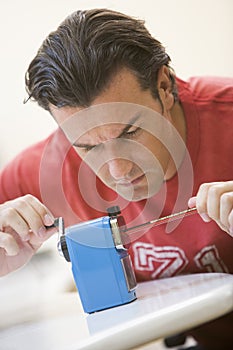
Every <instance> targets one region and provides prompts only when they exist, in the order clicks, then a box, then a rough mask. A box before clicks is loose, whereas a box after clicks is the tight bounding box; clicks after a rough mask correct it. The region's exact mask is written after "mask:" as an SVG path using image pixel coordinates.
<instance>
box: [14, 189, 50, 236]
mask: <svg viewBox="0 0 233 350" xmlns="http://www.w3.org/2000/svg"><path fill="white" fill-rule="evenodd" d="M12 206H13V207H14V209H15V210H16V211H17V212H18V213H19V214H20V215H21V216H22V218H23V219H24V220H25V222H26V223H27V224H28V226H29V228H30V229H31V231H32V232H34V233H35V234H37V235H39V236H43V235H44V234H45V233H46V228H45V226H44V225H45V224H46V223H49V224H50V225H51V224H52V223H53V221H54V219H53V218H52V217H51V214H50V213H49V212H48V210H47V208H46V207H45V206H44V205H43V204H42V203H40V201H39V200H37V199H36V198H35V197H33V196H31V195H27V196H24V197H21V198H18V199H17V201H15V202H14V203H12Z"/></svg>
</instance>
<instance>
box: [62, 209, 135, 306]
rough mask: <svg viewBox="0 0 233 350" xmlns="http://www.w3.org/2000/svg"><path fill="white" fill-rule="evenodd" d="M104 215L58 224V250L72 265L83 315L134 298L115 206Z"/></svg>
mask: <svg viewBox="0 0 233 350" xmlns="http://www.w3.org/2000/svg"><path fill="white" fill-rule="evenodd" d="M107 211H108V216H104V217H101V218H98V219H94V220H90V221H86V222H83V223H80V224H76V225H73V226H69V227H67V228H66V229H64V223H63V219H62V218H60V219H62V224H61V225H59V233H60V239H59V243H58V249H59V250H60V251H61V252H62V254H63V256H64V257H65V258H66V260H67V261H70V262H71V264H72V273H73V276H74V280H75V284H76V287H77V289H78V292H79V296H80V299H81V302H82V306H83V309H84V311H85V312H87V313H92V312H96V311H100V310H104V309H107V308H111V307H114V306H119V305H122V304H126V303H129V302H131V301H133V300H135V299H136V292H135V289H136V279H135V275H134V271H133V267H132V263H131V259H130V256H129V253H128V249H127V244H126V243H127V242H126V239H125V237H124V234H122V232H123V231H122V227H124V226H125V223H124V218H123V217H122V216H121V215H120V209H119V207H118V206H115V207H111V208H109V209H108V210H107Z"/></svg>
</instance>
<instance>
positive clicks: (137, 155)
mask: <svg viewBox="0 0 233 350" xmlns="http://www.w3.org/2000/svg"><path fill="white" fill-rule="evenodd" d="M51 112H52V114H53V116H54V118H55V119H56V120H57V122H58V124H59V125H60V127H61V128H62V129H63V130H64V132H65V134H66V135H67V137H68V139H69V140H70V141H71V143H72V145H73V147H74V148H75V150H76V152H77V153H78V154H79V156H80V157H81V158H82V159H83V160H84V162H85V163H87V164H88V165H89V166H90V167H91V168H92V169H93V171H94V172H95V173H96V175H97V176H98V177H99V178H100V179H101V180H102V181H103V182H104V183H105V184H106V185H107V186H108V187H110V188H111V189H113V190H114V191H116V192H117V193H118V194H120V195H121V196H122V197H123V198H125V199H127V200H130V201H138V200H141V199H145V198H149V197H151V196H152V195H154V194H155V193H156V192H158V191H159V189H160V187H161V185H162V183H163V181H164V179H166V173H167V172H168V171H169V164H170V160H171V156H170V153H169V152H168V150H167V147H168V148H169V147H170V140H171V138H172V133H173V127H172V124H171V123H170V122H171V117H170V112H169V110H168V109H166V110H165V112H164V115H163V116H162V115H161V114H160V113H161V112H162V107H161V105H160V103H159V101H158V100H156V99H155V98H154V97H153V96H152V95H151V92H150V91H149V90H146V91H144V90H142V89H141V87H140V85H139V83H138V81H137V79H136V78H135V76H134V75H133V74H132V73H131V72H129V71H128V70H126V69H124V70H122V71H120V72H119V73H118V74H117V75H116V76H115V78H114V79H113V80H112V82H111V84H110V85H109V86H108V87H107V88H106V90H105V91H103V92H102V93H101V94H100V95H99V96H98V97H97V98H96V99H95V100H94V101H93V103H92V105H91V107H90V108H86V109H84V108H79V107H62V108H59V109H58V108H56V107H54V106H51Z"/></svg>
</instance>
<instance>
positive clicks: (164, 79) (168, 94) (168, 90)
mask: <svg viewBox="0 0 233 350" xmlns="http://www.w3.org/2000/svg"><path fill="white" fill-rule="evenodd" d="M157 84H158V85H157V86H158V92H159V96H160V98H161V100H162V103H163V106H164V108H165V109H166V110H170V109H171V108H172V107H173V104H174V96H173V94H172V82H171V78H170V71H169V68H168V67H167V66H162V67H161V68H160V69H159V72H158V81H157Z"/></svg>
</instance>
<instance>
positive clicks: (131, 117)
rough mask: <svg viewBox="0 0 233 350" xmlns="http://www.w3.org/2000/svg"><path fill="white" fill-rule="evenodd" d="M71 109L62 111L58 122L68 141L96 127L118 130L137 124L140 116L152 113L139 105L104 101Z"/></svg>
mask: <svg viewBox="0 0 233 350" xmlns="http://www.w3.org/2000/svg"><path fill="white" fill-rule="evenodd" d="M72 112H74V110H73V109H72V110H71V109H68V110H66V111H63V118H62V122H61V123H59V126H60V127H61V129H62V130H63V131H64V132H65V134H66V135H67V137H68V138H69V140H70V141H76V140H77V139H79V138H80V137H81V136H83V135H85V134H86V133H88V132H90V131H92V130H96V129H97V128H98V129H100V128H101V129H102V130H108V131H109V130H114V129H117V130H118V131H119V129H120V128H122V129H123V128H124V127H125V126H126V125H129V124H132V125H138V126H139V124H140V122H141V120H142V118H143V119H145V116H147V119H148V115H149V114H151V113H152V111H151V110H149V109H148V108H145V107H143V106H141V105H136V104H132V103H121V102H113V103H105V104H101V105H95V106H91V107H89V108H85V109H77V111H76V112H75V113H73V114H70V113H72Z"/></svg>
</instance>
